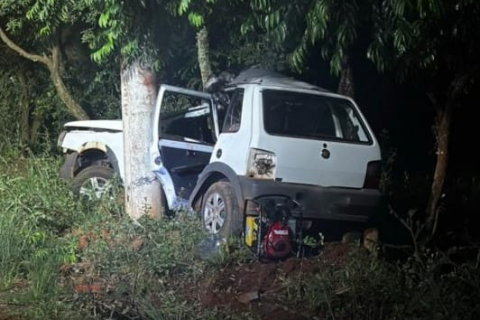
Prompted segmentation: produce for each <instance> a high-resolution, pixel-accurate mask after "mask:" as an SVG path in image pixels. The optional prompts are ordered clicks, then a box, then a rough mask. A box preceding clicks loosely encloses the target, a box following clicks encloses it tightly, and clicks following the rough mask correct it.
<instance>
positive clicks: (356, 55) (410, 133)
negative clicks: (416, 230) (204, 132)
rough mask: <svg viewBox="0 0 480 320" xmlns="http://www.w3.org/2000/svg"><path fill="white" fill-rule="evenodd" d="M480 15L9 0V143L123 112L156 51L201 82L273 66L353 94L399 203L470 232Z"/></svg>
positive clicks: (5, 44)
mask: <svg viewBox="0 0 480 320" xmlns="http://www.w3.org/2000/svg"><path fill="white" fill-rule="evenodd" d="M479 13H480V4H479V3H478V1H475V0H456V1H447V0H431V1H422V0H394V1H387V0H384V1H359V0H349V1H341V2H338V1H329V0H328V1H327V0H312V1H306V0H302V1H295V2H291V1H283V0H254V1H241V0H232V1H219V0H217V1H214V0H207V1H194V0H181V1H160V0H144V1H132V2H128V4H125V3H124V2H120V1H115V0H110V1H95V0H83V1H76V2H73V1H66V0H64V1H47V0H44V1H34V0H22V1H13V0H11V1H10V0H5V1H2V3H1V4H0V28H1V29H0V32H1V35H2V42H0V52H1V58H0V66H1V68H0V112H1V117H0V119H1V120H0V124H1V129H0V134H1V135H2V140H1V141H2V148H1V149H2V152H7V151H5V150H7V149H8V150H12V149H20V150H24V148H25V147H26V146H28V147H29V148H30V149H33V150H40V149H45V148H48V149H49V150H55V146H54V144H55V143H54V142H55V139H56V135H57V134H58V132H59V128H60V127H61V125H62V124H63V123H64V122H66V121H67V120H73V119H83V118H93V119H100V118H102V119H103V118H119V117H121V104H120V71H121V61H127V62H131V61H134V60H135V59H137V60H138V59H143V58H148V59H146V60H148V61H149V62H148V63H149V64H150V67H151V70H152V71H154V72H155V74H156V75H157V79H158V83H168V84H175V85H185V86H189V87H192V88H195V89H200V88H201V84H202V78H203V79H205V77H206V75H205V73H208V72H209V71H208V70H209V69H211V70H212V71H213V72H219V71H223V70H228V71H232V72H234V73H236V72H239V71H240V70H241V69H243V68H246V67H249V66H251V65H261V66H264V67H268V68H271V69H276V70H279V71H281V72H284V73H287V74H289V75H292V76H295V77H297V78H300V79H303V80H306V81H309V82H313V83H315V84H318V85H321V86H323V87H326V88H327V89H330V90H332V91H337V90H338V91H341V92H343V93H345V94H348V95H351V96H353V95H354V96H355V99H356V100H357V101H358V102H359V104H360V106H361V108H362V110H363V112H364V113H365V114H366V116H367V118H368V119H369V121H370V123H371V124H372V126H373V128H374V130H375V131H376V134H377V136H378V137H379V138H380V140H381V142H382V147H383V151H384V155H385V157H384V160H385V164H386V165H385V173H386V174H385V183H384V186H386V187H388V189H387V190H385V192H386V193H387V194H388V195H391V198H392V199H393V200H396V201H393V204H394V206H395V209H397V210H399V211H407V209H409V208H418V209H419V212H425V215H424V218H425V219H426V223H427V230H428V234H430V235H431V234H433V233H434V232H435V230H436V228H437V226H438V224H439V223H440V225H441V226H443V225H448V226H450V227H453V226H455V227H456V228H459V229H465V228H466V227H468V226H471V225H473V223H472V220H471V219H475V218H476V216H475V215H474V214H471V215H469V219H470V220H469V221H470V222H469V223H468V224H467V225H466V224H465V221H466V220H465V219H466V216H467V214H466V212H469V211H471V212H475V210H476V206H477V203H476V200H475V199H476V198H477V197H478V193H479V189H480V187H479V184H480V182H479V180H478V179H480V177H479V176H480V174H479V171H480V170H479V168H478V165H477V163H478V158H476V156H475V155H474V150H475V146H476V141H475V138H476V137H478V136H479V135H478V134H477V133H476V131H475V127H476V122H477V121H476V119H477V118H478V116H479V111H478V107H477V106H476V105H477V104H478V103H479V101H480V100H479V98H480V97H479V94H478V91H479V90H478V88H479V79H478V77H479V76H478V75H479V74H480V73H479V68H480V63H479V62H478V59H477V58H476V57H478V55H479V53H480V45H479V41H478V40H477V39H479V36H480V34H479V29H478V26H479V25H480V18H479V17H480V15H479ZM207 35H208V36H207ZM205 48H208V50H204V49H205ZM142 53H147V55H146V56H145V55H142ZM199 58H202V59H205V58H208V60H209V61H206V62H205V61H203V62H202V59H200V61H199ZM199 62H200V63H199ZM200 71H203V75H202V74H201V72H200ZM387 160H390V161H387ZM439 212H440V213H441V214H440V215H438V213H439ZM443 212H445V213H443ZM455 212H456V213H455ZM458 212H461V213H462V216H461V217H460V216H459V213H458Z"/></svg>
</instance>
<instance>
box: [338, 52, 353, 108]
mask: <svg viewBox="0 0 480 320" xmlns="http://www.w3.org/2000/svg"><path fill="white" fill-rule="evenodd" d="M337 92H338V93H339V94H343V95H346V96H349V97H350V98H352V99H353V98H354V97H355V85H354V83H353V71H352V65H351V63H350V57H349V56H348V55H345V57H344V59H343V63H342V71H341V74H340V83H339V84H338V89H337Z"/></svg>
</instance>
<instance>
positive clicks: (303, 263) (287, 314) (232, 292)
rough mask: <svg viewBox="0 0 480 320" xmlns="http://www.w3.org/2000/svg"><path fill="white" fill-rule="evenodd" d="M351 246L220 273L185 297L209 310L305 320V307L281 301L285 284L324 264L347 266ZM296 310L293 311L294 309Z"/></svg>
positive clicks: (267, 318) (266, 319) (330, 246)
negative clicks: (249, 312)
mask: <svg viewBox="0 0 480 320" xmlns="http://www.w3.org/2000/svg"><path fill="white" fill-rule="evenodd" d="M350 248H351V246H350V245H347V244H342V243H331V244H328V245H326V246H325V248H324V250H323V252H322V254H321V255H320V256H319V257H318V258H315V259H298V258H289V259H287V260H285V261H280V262H269V263H259V262H254V263H249V264H244V265H241V266H237V267H233V268H227V269H222V270H220V272H219V273H217V274H215V275H214V276H213V278H211V279H208V280H203V281H200V282H199V283H197V284H192V287H194V288H192V287H190V288H187V290H188V292H185V295H186V296H187V298H188V299H190V300H195V301H198V302H200V303H201V304H202V305H203V306H205V307H211V308H225V309H226V310H228V309H233V310H236V311H251V312H254V313H255V314H257V315H258V316H260V318H261V319H262V320H270V319H272V320H287V319H288V320H304V319H310V317H309V315H305V314H302V312H303V310H302V307H301V306H299V307H294V306H291V305H289V306H288V307H287V306H284V305H283V304H282V303H281V302H280V301H279V299H278V297H279V294H280V293H281V292H282V291H283V290H284V287H283V283H284V281H288V280H289V279H295V277H308V276H310V275H312V274H314V273H316V272H318V271H319V270H321V268H322V265H338V266H339V267H340V266H341V265H342V264H343V263H345V261H346V259H347V255H348V252H349V251H350ZM292 307H293V308H292Z"/></svg>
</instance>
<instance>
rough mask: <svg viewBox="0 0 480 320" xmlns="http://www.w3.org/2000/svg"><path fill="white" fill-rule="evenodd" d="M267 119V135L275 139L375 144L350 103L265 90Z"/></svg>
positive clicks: (264, 104) (264, 98)
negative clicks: (307, 139) (286, 137)
mask: <svg viewBox="0 0 480 320" xmlns="http://www.w3.org/2000/svg"><path fill="white" fill-rule="evenodd" d="M263 115H264V116H263V117H264V126H265V131H266V132H267V133H269V134H271V135H281V136H289V137H299V138H309V139H318V140H323V139H327V140H341V141H348V142H358V143H369V142H371V141H370V138H369V136H368V134H367V131H366V129H365V125H364V124H363V123H362V120H361V118H360V117H359V115H358V113H357V111H356V110H355V108H354V106H353V105H352V103H351V102H350V101H348V100H346V99H340V98H332V97H326V96H321V95H316V94H307V93H299V92H290V91H280V90H264V91H263Z"/></svg>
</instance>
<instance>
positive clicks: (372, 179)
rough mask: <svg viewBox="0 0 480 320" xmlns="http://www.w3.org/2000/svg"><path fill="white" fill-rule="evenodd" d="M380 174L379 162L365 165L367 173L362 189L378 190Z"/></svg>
mask: <svg viewBox="0 0 480 320" xmlns="http://www.w3.org/2000/svg"><path fill="white" fill-rule="evenodd" d="M381 174H382V163H381V162H380V161H370V162H369V163H368V165H367V173H366V175H365V181H364V182H363V188H364V189H378V188H379V186H380V176H381Z"/></svg>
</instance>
